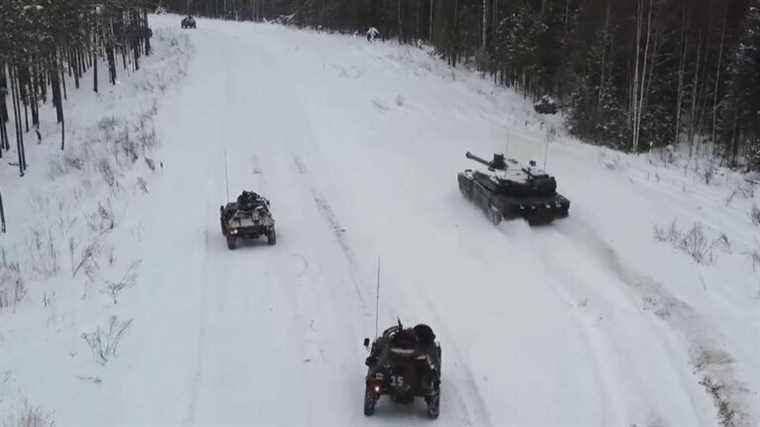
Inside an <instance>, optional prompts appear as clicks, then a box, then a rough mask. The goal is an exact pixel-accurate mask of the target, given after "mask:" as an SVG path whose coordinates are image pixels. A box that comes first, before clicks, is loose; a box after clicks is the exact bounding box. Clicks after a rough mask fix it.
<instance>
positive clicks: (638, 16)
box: [631, 0, 644, 151]
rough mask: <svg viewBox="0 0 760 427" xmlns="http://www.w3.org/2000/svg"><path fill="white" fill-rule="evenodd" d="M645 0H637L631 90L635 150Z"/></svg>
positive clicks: (633, 145) (634, 145) (634, 144)
mask: <svg viewBox="0 0 760 427" xmlns="http://www.w3.org/2000/svg"><path fill="white" fill-rule="evenodd" d="M643 1H644V0H636V50H634V55H635V58H634V62H633V89H632V91H631V113H632V115H633V120H632V122H631V125H632V130H633V141H631V147H632V149H633V151H636V145H637V135H636V131H637V123H638V120H637V118H638V111H637V110H636V109H637V107H638V99H639V92H638V91H639V57H640V56H641V27H642V25H643V21H644V18H643V14H644V8H643V6H642V2H643Z"/></svg>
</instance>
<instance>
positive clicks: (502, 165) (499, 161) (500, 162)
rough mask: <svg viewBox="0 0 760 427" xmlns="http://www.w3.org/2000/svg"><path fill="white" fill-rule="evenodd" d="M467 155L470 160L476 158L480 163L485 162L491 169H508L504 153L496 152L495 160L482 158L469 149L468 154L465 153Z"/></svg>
mask: <svg viewBox="0 0 760 427" xmlns="http://www.w3.org/2000/svg"><path fill="white" fill-rule="evenodd" d="M465 157H467V158H468V159H470V160H475V161H476V162H478V163H481V164H484V165H486V166H488V169H489V170H502V171H503V170H506V169H507V163H506V160H504V154H497V153H494V155H493V160H491V161H490V162H489V161H488V160H485V159H482V158H480V157H478V156H476V155H474V154H472V153H470V152H469V151H468V152H467V154H465Z"/></svg>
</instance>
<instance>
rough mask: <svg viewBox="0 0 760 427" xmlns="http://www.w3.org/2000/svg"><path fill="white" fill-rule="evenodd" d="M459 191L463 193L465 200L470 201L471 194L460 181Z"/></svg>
mask: <svg viewBox="0 0 760 427" xmlns="http://www.w3.org/2000/svg"><path fill="white" fill-rule="evenodd" d="M459 191H460V192H461V193H462V195H463V196H464V198H465V199H470V192H469V191H467V187H465V185H464V184H462V181H459Z"/></svg>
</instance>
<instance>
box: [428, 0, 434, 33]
mask: <svg viewBox="0 0 760 427" xmlns="http://www.w3.org/2000/svg"><path fill="white" fill-rule="evenodd" d="M433 7H435V0H430V18H429V20H430V22H429V24H430V30H429V31H428V38H429V40H430V42H431V43H432V42H433Z"/></svg>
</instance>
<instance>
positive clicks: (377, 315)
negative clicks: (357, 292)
mask: <svg viewBox="0 0 760 427" xmlns="http://www.w3.org/2000/svg"><path fill="white" fill-rule="evenodd" d="M379 320H380V257H379V256H378V257H377V295H376V300H375V339H377V333H378V330H377V329H378V323H379Z"/></svg>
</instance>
